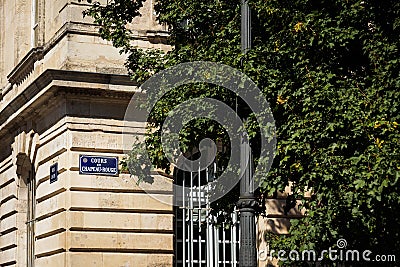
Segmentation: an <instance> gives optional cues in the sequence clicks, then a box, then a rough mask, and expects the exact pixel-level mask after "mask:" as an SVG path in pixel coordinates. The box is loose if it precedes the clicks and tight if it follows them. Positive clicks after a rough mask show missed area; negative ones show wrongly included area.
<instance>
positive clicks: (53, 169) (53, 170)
mask: <svg viewBox="0 0 400 267" xmlns="http://www.w3.org/2000/svg"><path fill="white" fill-rule="evenodd" d="M57 180H58V163H57V162H56V163H54V164H53V165H51V166H50V183H51V184H52V183H54V182H56V181H57Z"/></svg>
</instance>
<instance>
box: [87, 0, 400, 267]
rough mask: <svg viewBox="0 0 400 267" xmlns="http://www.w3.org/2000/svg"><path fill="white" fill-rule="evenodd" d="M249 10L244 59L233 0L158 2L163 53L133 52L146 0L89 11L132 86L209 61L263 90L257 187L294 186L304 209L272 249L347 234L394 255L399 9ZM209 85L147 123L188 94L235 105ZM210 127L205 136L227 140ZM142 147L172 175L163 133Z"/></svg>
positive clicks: (287, 4)
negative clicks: (264, 117)
mask: <svg viewBox="0 0 400 267" xmlns="http://www.w3.org/2000/svg"><path fill="white" fill-rule="evenodd" d="M249 3H250V5H251V9H252V17H253V21H252V35H253V49H252V50H251V51H249V53H247V54H246V56H245V57H244V56H243V55H242V54H241V52H240V1H239V0H225V1H222V0H204V1H187V0H163V1H157V2H156V4H155V11H156V14H157V20H158V21H159V22H160V23H165V24H167V25H168V26H169V34H170V36H169V39H168V42H169V43H170V44H171V45H172V46H173V49H172V50H171V51H169V52H163V51H159V50H143V49H139V48H137V47H134V46H132V42H131V41H132V38H133V37H132V35H131V32H130V31H129V30H128V29H127V27H126V26H127V24H128V23H130V22H131V20H132V19H133V18H134V17H135V16H136V15H138V14H139V13H140V9H139V8H140V7H141V6H142V4H143V1H140V0H136V1H132V0H114V1H111V3H110V4H109V5H107V6H101V5H99V4H95V5H94V6H93V7H92V8H91V9H90V10H89V11H87V14H89V15H91V16H93V17H94V19H95V22H96V23H98V24H99V25H100V33H101V35H102V37H103V38H105V39H108V40H111V41H112V42H113V44H114V46H116V47H118V48H120V49H121V51H122V52H123V53H127V54H128V60H127V62H126V66H127V68H128V70H129V72H130V74H131V76H132V78H133V79H135V80H137V81H139V82H143V81H145V80H146V79H147V78H149V77H150V76H151V74H152V73H154V72H157V71H159V70H162V69H164V68H167V67H169V66H173V65H175V64H178V63H181V62H188V61H195V60H208V61H215V62H222V63H225V64H227V65H230V66H233V67H236V68H241V69H242V70H243V72H244V73H246V74H247V75H248V76H249V77H251V79H252V80H253V81H255V82H256V83H257V85H258V86H259V88H261V89H262V91H263V93H264V94H265V96H266V98H267V99H268V101H269V103H270V104H271V108H272V110H273V114H274V118H275V121H276V127H277V141H278V143H277V152H276V157H275V160H274V164H273V167H272V169H271V171H270V172H269V174H268V175H267V174H266V175H265V179H264V180H263V181H262V184H261V192H262V193H264V194H265V195H268V196H273V195H274V194H276V193H277V192H278V191H283V190H284V188H285V186H287V185H288V183H289V181H291V182H293V188H292V189H293V192H292V196H291V197H292V198H293V197H294V198H295V199H299V200H301V203H302V206H303V207H305V208H306V209H307V212H306V215H305V217H304V218H302V219H298V220H292V226H291V228H290V233H289V235H284V236H274V235H269V236H268V240H269V242H270V244H271V247H272V248H277V249H287V250H290V249H297V250H300V251H301V250H305V249H316V250H322V249H327V248H329V247H330V246H333V245H334V244H335V242H336V240H337V239H338V238H345V239H346V240H347V242H348V248H351V249H359V250H360V251H361V250H363V249H369V250H371V251H373V253H374V254H379V253H382V254H397V258H398V257H399V256H400V255H399V247H400V236H399V234H400V233H399V232H400V231H399V229H400V211H399V209H398V207H399V206H400V205H399V204H400V197H399V191H400V189H399V188H400V187H399V185H400V181H399V178H400V145H399V144H400V126H399V123H400V101H399V100H400V75H399V74H400V73H399V70H400V64H399V63H400V52H399V49H400V41H399V36H400V3H399V2H398V1H397V0H363V1H361V0H342V1H340V0H325V1H316V0H302V1H300V0H291V1H288V0H267V1H266V0H250V1H249ZM241 63H242V64H241ZM205 88H206V87H203V90H202V89H201V88H200V89H197V90H193V88H186V89H182V88H180V89H178V90H177V91H175V92H174V97H169V98H164V99H163V100H162V103H161V104H160V107H164V108H166V109H163V108H160V109H158V110H156V111H155V112H153V113H152V114H153V117H152V119H153V120H152V122H153V126H159V125H160V124H161V123H162V121H163V119H164V118H165V115H166V114H165V110H169V109H171V108H172V107H173V106H174V105H176V104H177V103H179V102H182V101H184V100H187V99H188V98H191V97H193V96H195V95H203V96H209V97H212V96H214V97H219V98H220V99H222V100H224V101H225V102H227V103H230V104H231V105H233V103H234V101H235V99H234V98H232V96H231V95H229V94H221V91H218V90H219V89H218V88H215V90H205ZM249 115H250V114H246V116H249ZM207 123H209V122H206V121H197V122H196V123H195V124H196V125H192V126H193V127H190V129H187V131H184V132H183V133H182V137H183V139H184V140H183V143H185V142H186V143H187V144H189V143H190V142H191V141H193V140H199V137H201V136H203V135H204V134H205V133H204V131H202V130H201V129H209V128H207V125H208V124H207ZM254 123H255V122H254V121H253V120H251V119H249V120H248V125H247V126H248V127H247V128H248V131H249V132H250V135H251V136H253V137H255V136H256V135H257V134H256V132H257V126H256V125H255V124H254ZM217 128H218V127H215V128H212V129H209V130H207V133H206V135H212V136H213V137H217V138H222V139H223V138H224V137H223V136H224V135H223V132H221V130H220V129H219V130H218V131H216V130H215V129H217ZM195 129H197V130H195ZM147 140H148V141H147V142H148V144H149V145H151V146H152V148H153V154H152V160H153V162H154V164H155V165H157V166H158V167H161V168H167V165H166V164H167V162H166V161H165V158H164V157H163V153H162V150H161V148H160V144H159V143H160V142H159V138H158V135H157V134H154V133H149V135H148V139H147ZM252 142H253V144H256V143H257V140H256V138H254V140H253V141H252ZM192 144H195V142H194V143H192ZM310 189H311V190H312V196H311V197H307V196H306V194H305V192H306V191H308V190H310ZM386 264H387V265H389V264H388V263H386Z"/></svg>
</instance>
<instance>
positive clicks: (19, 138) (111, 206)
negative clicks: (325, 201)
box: [0, 0, 299, 267]
mask: <svg viewBox="0 0 400 267" xmlns="http://www.w3.org/2000/svg"><path fill="white" fill-rule="evenodd" d="M102 1H103V2H106V0H102ZM90 3H91V1H84V0H52V1H45V0H1V1H0V88H1V93H0V140H1V143H0V266H18V267H22V266H30V267H31V266H40V267H42V266H43V267H44V266H49V267H50V266H51V267H57V266H85V267H89V266H104V267H109V266H135V267H139V266H173V264H174V210H173V207H172V206H171V205H168V204H166V203H168V202H169V201H170V200H171V198H172V194H171V193H172V192H171V190H172V189H171V188H172V187H171V185H172V179H170V178H167V179H166V178H165V177H161V176H160V175H158V176H157V175H155V182H154V184H153V185H149V188H143V186H146V185H141V187H139V186H138V185H137V184H136V181H135V180H134V179H133V178H132V177H130V175H129V174H125V173H120V174H119V175H118V176H103V175H84V174H80V173H79V157H80V155H97V156H113V157H118V158H120V159H121V158H122V157H123V156H124V150H125V151H126V150H127V149H129V147H124V145H123V142H122V133H123V129H124V127H123V126H124V114H125V110H126V107H127V105H128V103H129V101H130V99H131V97H132V95H133V94H134V92H135V91H136V90H137V87H136V84H135V83H134V82H132V81H131V80H130V79H129V77H128V76H127V75H126V70H125V68H124V61H125V58H124V56H123V55H120V54H119V53H118V51H117V50H116V49H115V48H113V47H112V45H111V44H110V43H109V42H106V41H104V40H102V39H101V38H100V37H99V35H98V29H97V28H96V26H95V25H94V24H93V23H92V21H91V19H90V18H83V16H82V11H83V10H85V9H87V8H88V7H89V5H90ZM152 5H153V3H152V1H151V0H148V1H146V3H145V6H144V7H143V10H142V13H143V16H142V17H140V18H138V19H136V20H135V22H134V23H133V24H132V25H131V26H132V29H133V30H134V32H135V33H136V35H137V38H136V41H135V42H136V44H137V45H138V46H140V47H143V48H160V49H168V48H167V47H166V46H165V45H164V44H163V38H164V37H163V36H165V28H164V27H163V26H161V25H158V24H157V23H156V22H155V19H154V13H153V10H152ZM130 130H131V131H132V132H134V133H136V134H137V135H139V136H140V134H141V133H142V132H143V123H141V122H130ZM56 163H57V166H58V170H57V174H58V179H57V180H56V181H50V167H51V166H54V164H56ZM143 189H146V192H144V190H143ZM152 194H157V199H160V198H164V199H165V201H163V202H160V201H158V200H156V199H155V198H153V197H152V196H151V195H152ZM283 205H284V200H283V199H280V200H279V199H271V200H268V203H267V207H268V212H269V218H268V219H266V221H265V222H264V220H263V219H261V218H260V224H259V232H258V237H259V243H260V246H261V245H262V244H263V233H264V231H271V230H272V231H274V232H278V233H283V232H285V231H287V225H288V219H287V218H286V217H285V218H283V216H282V211H283V209H282V207H283ZM291 216H299V213H298V212H294V213H293V214H291ZM261 222H262V223H261ZM260 266H266V262H262V263H260Z"/></svg>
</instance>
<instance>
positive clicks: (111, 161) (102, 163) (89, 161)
mask: <svg viewBox="0 0 400 267" xmlns="http://www.w3.org/2000/svg"><path fill="white" fill-rule="evenodd" d="M79 174H94V175H110V176H118V157H103V156H88V155H80V156H79Z"/></svg>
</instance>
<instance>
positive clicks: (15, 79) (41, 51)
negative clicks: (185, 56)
mask: <svg viewBox="0 0 400 267" xmlns="http://www.w3.org/2000/svg"><path fill="white" fill-rule="evenodd" d="M67 34H79V35H92V36H99V33H98V26H97V25H95V24H91V23H83V22H67V23H65V24H64V25H63V26H62V27H61V28H60V29H59V30H58V31H57V32H56V34H55V35H54V36H53V38H51V39H50V40H49V41H48V42H47V43H46V44H45V45H44V46H43V47H35V48H32V49H31V50H30V51H29V52H28V53H27V54H26V56H25V57H24V58H23V59H22V60H21V61H20V62H19V63H18V65H17V66H15V68H14V69H13V70H12V71H11V72H10V74H9V75H7V79H8V81H9V82H10V85H11V86H9V87H10V88H12V86H13V85H14V84H16V85H18V84H20V83H21V82H22V81H23V80H24V79H25V78H26V77H28V76H29V74H30V73H31V72H32V71H33V69H34V65H35V62H36V61H39V60H41V59H43V57H44V56H45V55H46V54H47V53H48V52H49V51H50V50H51V49H52V48H53V47H54V46H55V45H57V44H58V43H59V42H60V40H62V39H63V38H64V37H65V36H66V35H67ZM134 38H135V39H137V40H139V39H141V40H147V41H149V42H151V43H166V40H167V38H168V32H166V31H146V32H145V33H142V34H138V35H137V36H134ZM5 93H7V92H6V91H3V92H2V94H3V95H4V94H5Z"/></svg>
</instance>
